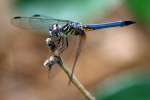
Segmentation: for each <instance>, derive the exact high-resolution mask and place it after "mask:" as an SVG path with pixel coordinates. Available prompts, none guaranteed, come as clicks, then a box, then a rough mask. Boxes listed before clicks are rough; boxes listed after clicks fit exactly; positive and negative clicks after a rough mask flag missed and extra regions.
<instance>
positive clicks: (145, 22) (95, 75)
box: [0, 0, 150, 100]
mask: <svg viewBox="0 0 150 100" xmlns="http://www.w3.org/2000/svg"><path fill="white" fill-rule="evenodd" d="M149 6H150V1H149V0H1V1H0V12H1V13H0V15H1V16H0V21H1V23H0V100H17V99H21V100H43V99H44V100H84V99H85V98H84V97H83V96H82V94H81V93H80V92H79V91H78V90H77V89H76V88H75V87H74V86H73V85H70V86H69V85H68V84H67V82H68V79H67V77H66V75H65V74H64V72H63V71H62V70H61V69H60V68H59V67H58V66H56V67H54V68H53V69H52V71H51V72H50V73H48V71H47V70H46V69H44V68H42V64H43V62H44V60H45V59H46V58H48V57H49V55H50V54H49V52H48V49H47V47H46V43H45V38H46V37H47V34H38V33H37V34H36V33H32V32H30V31H27V30H22V29H19V28H17V27H15V26H13V25H12V24H11V23H10V19H11V18H12V17H14V16H18V15H20V16H31V15H33V14H42V15H48V16H52V17H54V18H60V19H69V20H73V21H78V22H81V23H101V22H107V21H115V20H134V21H136V22H137V23H136V25H132V26H129V27H123V28H122V27H121V28H120V27H118V28H110V29H103V30H98V31H93V32H88V33H87V40H86V43H85V45H84V47H83V49H82V53H81V56H80V59H79V62H78V64H77V67H76V71H75V74H76V75H77V77H78V78H79V79H80V80H81V82H82V83H83V84H84V85H85V87H86V88H87V89H88V90H89V91H91V93H93V95H95V96H96V98H97V100H150V78H149V76H150V70H149V66H150V63H149V60H150V56H149V55H150V50H149V47H150V46H149V43H150V38H149V37H150V36H149V32H150V28H149V27H150V7H149ZM74 44H76V39H75V38H74V39H72V41H70V42H69V48H68V49H67V50H65V52H64V55H65V57H64V60H65V63H66V65H68V66H71V65H72V62H73V58H74V52H75V45H74ZM48 74H49V75H50V78H49V79H48Z"/></svg>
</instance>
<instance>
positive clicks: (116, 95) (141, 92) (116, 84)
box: [96, 71, 150, 100]
mask: <svg viewBox="0 0 150 100" xmlns="http://www.w3.org/2000/svg"><path fill="white" fill-rule="evenodd" d="M149 76H150V72H146V71H145V72H141V71H139V72H129V73H125V74H121V75H120V76H118V77H117V78H116V77H114V78H113V79H110V80H108V81H107V82H104V83H105V84H104V85H103V87H102V86H101V87H102V88H99V89H98V90H97V91H96V97H97V100H150V78H149Z"/></svg>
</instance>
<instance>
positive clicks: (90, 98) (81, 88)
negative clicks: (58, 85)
mask: <svg viewBox="0 0 150 100" xmlns="http://www.w3.org/2000/svg"><path fill="white" fill-rule="evenodd" d="M59 61H60V62H59V63H58V64H59V65H60V67H61V68H62V69H63V71H64V72H65V73H66V74H67V76H68V78H69V79H70V76H71V71H70V69H69V68H67V67H66V66H64V64H63V61H62V59H61V58H60V57H59ZM72 83H73V84H74V85H75V86H76V87H77V88H78V89H79V91H80V92H81V93H82V94H83V95H84V97H85V98H86V99H87V100H96V99H95V97H94V96H92V94H91V93H90V92H89V91H88V90H86V89H85V87H84V86H83V85H82V84H81V82H80V81H79V80H78V79H77V77H76V76H75V75H73V77H72Z"/></svg>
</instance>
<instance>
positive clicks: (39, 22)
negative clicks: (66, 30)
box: [11, 14, 72, 32]
mask: <svg viewBox="0 0 150 100" xmlns="http://www.w3.org/2000/svg"><path fill="white" fill-rule="evenodd" d="M70 22H72V21H69V20H61V19H55V18H52V17H47V16H43V15H38V14H36V15H33V16H31V17H21V16H17V17H14V18H12V19H11V23H12V24H13V25H15V26H17V27H20V28H23V29H27V30H30V31H39V32H48V28H49V26H50V25H53V24H59V25H65V24H66V23H70Z"/></svg>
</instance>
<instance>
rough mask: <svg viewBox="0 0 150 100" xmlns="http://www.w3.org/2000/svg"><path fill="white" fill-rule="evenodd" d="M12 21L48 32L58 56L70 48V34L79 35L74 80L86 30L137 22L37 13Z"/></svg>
mask: <svg viewBox="0 0 150 100" xmlns="http://www.w3.org/2000/svg"><path fill="white" fill-rule="evenodd" d="M11 23H12V24H13V25H15V26H17V27H20V28H23V29H27V30H35V31H39V32H46V33H48V38H47V39H46V42H47V45H48V47H49V49H50V50H51V51H52V52H53V54H54V55H57V56H60V54H62V53H63V51H64V50H65V49H66V48H68V46H69V43H68V42H69V41H68V38H69V36H76V37H78V39H79V42H78V47H77V49H76V55H75V59H74V62H73V65H72V71H71V76H70V80H72V77H73V73H74V70H75V66H76V63H77V61H78V58H79V55H80V52H81V48H82V46H83V44H84V42H85V40H86V32H88V31H93V30H98V29H104V28H112V27H124V26H128V25H131V24H134V23H135V22H134V21H130V20H127V21H113V22H107V23H98V24H81V23H79V22H74V21H71V20H63V19H55V18H53V17H49V16H43V15H40V14H35V15H32V16H30V17H24V16H23V17H22V16H16V17H13V18H12V19H11Z"/></svg>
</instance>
